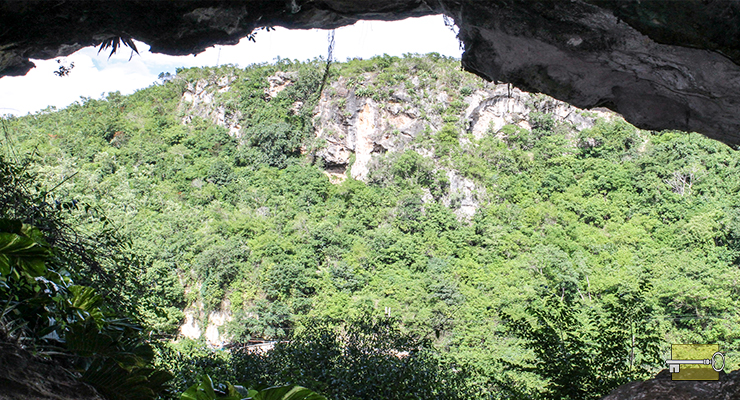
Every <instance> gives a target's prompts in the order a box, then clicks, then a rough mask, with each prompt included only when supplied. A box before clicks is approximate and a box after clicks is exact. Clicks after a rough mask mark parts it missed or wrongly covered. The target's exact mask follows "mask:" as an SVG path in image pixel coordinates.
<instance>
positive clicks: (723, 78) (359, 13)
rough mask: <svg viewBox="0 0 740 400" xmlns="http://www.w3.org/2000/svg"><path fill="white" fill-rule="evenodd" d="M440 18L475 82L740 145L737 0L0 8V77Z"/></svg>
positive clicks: (179, 0)
mask: <svg viewBox="0 0 740 400" xmlns="http://www.w3.org/2000/svg"><path fill="white" fill-rule="evenodd" d="M440 13H445V14H447V15H448V16H450V17H452V18H453V19H454V20H455V22H456V24H457V25H458V27H459V28H460V35H459V37H460V39H461V41H462V42H463V43H464V45H465V53H464V54H463V57H462V65H463V67H464V68H465V69H467V70H468V71H471V72H473V73H475V74H478V75H480V76H482V77H484V78H486V79H489V80H495V81H498V82H510V83H513V84H514V85H516V86H518V87H520V88H521V89H524V90H528V91H533V92H542V93H546V94H549V95H551V96H553V97H555V98H558V99H560V100H564V101H567V102H569V103H571V104H573V105H575V106H578V107H582V108H590V107H598V106H601V107H608V108H610V109H612V110H614V111H617V112H619V113H621V114H622V115H623V116H624V117H625V118H626V119H627V120H628V121H630V122H631V123H633V124H635V125H637V126H638V127H641V128H644V129H655V130H660V129H679V130H685V131H696V132H700V133H703V134H705V135H707V136H709V137H711V138H714V139H718V140H721V141H723V142H725V143H727V144H729V145H732V146H733V147H736V146H738V145H740V2H739V1H737V0H732V1H730V0H681V1H666V0H488V1H482V0H457V1H454V0H400V1H388V0H286V1H274V0H257V1H249V0H242V1H202V0H169V1H102V0H101V1H92V0H87V1H80V0H66V1H65V0H57V1H46V0H36V1H33V0H31V1H29V0H5V1H0V76H7V75H23V74H25V73H27V72H28V70H29V69H30V68H32V67H33V64H32V63H31V61H29V58H36V59H49V58H54V57H58V56H64V55H68V54H71V53H72V52H74V51H76V50H78V49H80V48H82V47H85V46H91V45H99V44H100V43H102V42H103V41H105V40H107V39H111V38H118V37H121V38H134V39H137V40H140V41H143V42H145V43H147V44H149V45H150V46H151V50H152V51H153V52H159V53H165V54H173V55H182V54H193V53H199V52H201V51H203V50H204V49H205V48H207V47H209V46H212V45H215V44H235V43H237V42H238V41H239V40H240V39H242V38H243V37H245V36H247V35H249V34H250V33H251V32H252V31H253V30H254V29H255V28H258V27H262V26H284V27H287V28H292V29H306V28H324V29H331V28H336V27H339V26H343V25H348V24H352V23H354V22H356V21H358V20H360V19H380V20H397V19H403V18H408V17H418V16H423V15H431V14H440Z"/></svg>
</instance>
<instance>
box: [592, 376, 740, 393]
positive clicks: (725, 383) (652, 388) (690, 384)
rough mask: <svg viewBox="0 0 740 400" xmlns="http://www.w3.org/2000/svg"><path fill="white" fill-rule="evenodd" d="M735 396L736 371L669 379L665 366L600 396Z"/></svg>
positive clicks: (737, 389)
mask: <svg viewBox="0 0 740 400" xmlns="http://www.w3.org/2000/svg"><path fill="white" fill-rule="evenodd" d="M628 399H629V400H632V399H642V400H700V399H701V400H703V399H716V400H735V399H740V371H732V372H730V373H729V374H726V373H724V372H720V373H719V381H672V380H671V374H670V373H669V372H668V370H663V371H661V372H660V373H659V374H658V375H657V376H656V377H655V378H653V379H650V380H648V381H645V382H630V383H627V384H624V385H622V386H620V387H618V388H616V389H614V391H612V392H611V393H610V394H609V395H608V396H606V397H604V398H603V399H602V400H628Z"/></svg>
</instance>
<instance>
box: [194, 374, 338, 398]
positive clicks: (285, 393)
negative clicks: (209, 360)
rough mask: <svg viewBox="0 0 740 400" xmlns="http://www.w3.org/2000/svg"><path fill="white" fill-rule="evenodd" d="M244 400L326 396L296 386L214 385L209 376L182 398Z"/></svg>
mask: <svg viewBox="0 0 740 400" xmlns="http://www.w3.org/2000/svg"><path fill="white" fill-rule="evenodd" d="M243 398H245V399H251V400H326V398H325V397H324V396H321V395H319V394H317V393H314V392H313V391H311V390H309V389H306V388H304V387H301V386H296V385H288V386H279V387H270V388H266V389H262V390H257V389H252V388H249V389H246V388H244V387H243V386H239V385H236V386H234V385H232V384H230V383H227V384H225V385H224V384H216V385H214V384H213V381H212V380H211V377H210V376H208V375H204V376H203V377H202V378H201V381H200V383H196V384H195V385H193V386H191V387H190V388H188V390H186V391H185V392H183V393H182V395H181V396H180V399H182V400H216V399H222V400H242V399H243Z"/></svg>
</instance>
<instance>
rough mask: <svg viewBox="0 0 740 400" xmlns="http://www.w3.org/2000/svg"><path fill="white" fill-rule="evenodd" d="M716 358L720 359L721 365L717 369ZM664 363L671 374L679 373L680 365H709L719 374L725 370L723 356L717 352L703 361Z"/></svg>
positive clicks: (668, 361) (667, 361)
mask: <svg viewBox="0 0 740 400" xmlns="http://www.w3.org/2000/svg"><path fill="white" fill-rule="evenodd" d="M717 356H719V358H721V359H722V364H721V366H719V367H717V364H718V363H717V360H716V357H717ZM665 363H666V364H667V365H668V371H670V373H672V374H677V373H678V372H679V370H680V368H681V367H680V366H681V364H703V365H711V366H712V369H713V370H715V371H717V372H719V371H722V370H723V369H724V368H725V355H724V354H722V353H720V352H719V351H718V352H716V353H714V354H712V358H706V359H703V360H666V362H665Z"/></svg>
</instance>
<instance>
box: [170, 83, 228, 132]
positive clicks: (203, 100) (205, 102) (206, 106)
mask: <svg viewBox="0 0 740 400" xmlns="http://www.w3.org/2000/svg"><path fill="white" fill-rule="evenodd" d="M232 80H233V77H230V76H222V77H220V78H218V79H214V80H213V81H212V82H211V81H209V80H208V79H201V80H198V81H197V82H195V83H189V84H188V87H187V89H185V93H183V95H182V100H181V102H180V105H181V107H180V108H181V109H182V110H183V111H184V114H185V117H183V119H182V123H183V124H189V123H190V121H191V120H192V118H193V116H198V117H201V118H204V119H207V120H210V121H211V122H213V123H215V124H218V125H220V126H223V127H224V128H226V129H228V130H229V134H230V135H231V136H234V137H236V138H239V137H241V128H242V127H241V125H240V123H239V120H240V119H241V115H239V113H230V112H227V111H226V107H224V106H223V105H222V104H215V105H214V104H213V98H214V95H215V94H216V92H219V93H223V92H227V91H229V88H230V84H231V82H232Z"/></svg>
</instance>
